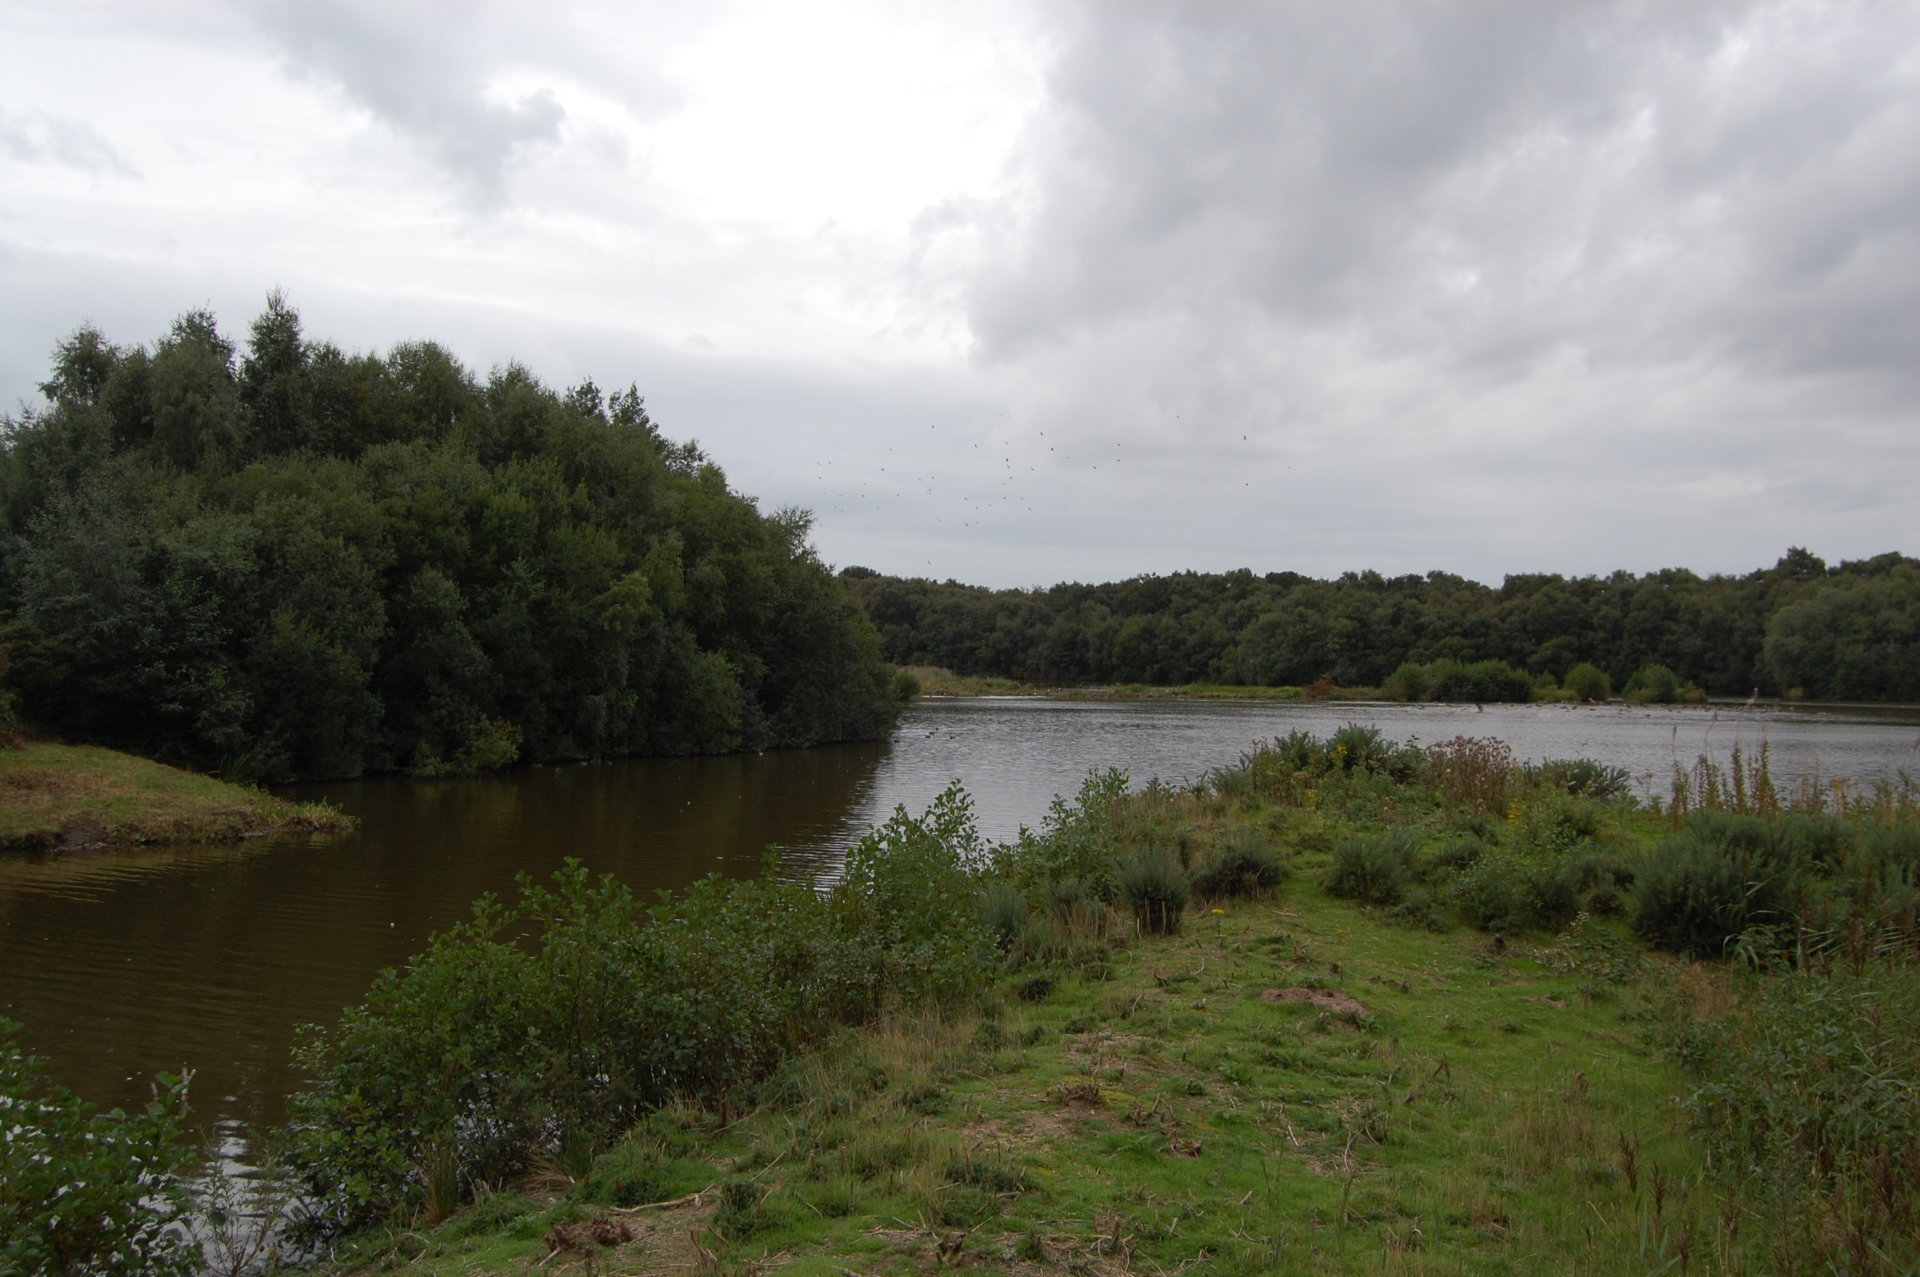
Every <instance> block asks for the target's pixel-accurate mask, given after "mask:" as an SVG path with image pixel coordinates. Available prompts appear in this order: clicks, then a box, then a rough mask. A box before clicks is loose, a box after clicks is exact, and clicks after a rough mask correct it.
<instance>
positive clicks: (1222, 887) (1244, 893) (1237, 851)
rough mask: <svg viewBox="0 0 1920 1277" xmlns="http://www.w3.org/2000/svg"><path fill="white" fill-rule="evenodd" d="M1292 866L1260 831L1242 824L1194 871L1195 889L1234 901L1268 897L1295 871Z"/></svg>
mask: <svg viewBox="0 0 1920 1277" xmlns="http://www.w3.org/2000/svg"><path fill="white" fill-rule="evenodd" d="M1292 872H1293V869H1292V866H1291V865H1289V864H1288V863H1287V861H1286V858H1285V857H1284V856H1282V855H1281V854H1280V851H1279V849H1278V848H1277V847H1275V846H1274V845H1273V842H1272V840H1271V839H1270V838H1268V837H1267V836H1266V835H1265V834H1264V833H1262V832H1261V831H1260V830H1258V829H1256V828H1253V827H1251V826H1244V825H1243V826H1241V827H1240V828H1238V829H1235V830H1234V831H1233V832H1232V833H1230V834H1228V835H1227V837H1226V839H1225V840H1224V841H1222V842H1221V843H1220V845H1219V846H1217V847H1215V848H1214V850H1213V852H1212V854H1211V855H1210V856H1208V857H1207V858H1206V859H1205V860H1204V861H1203V862H1202V863H1201V864H1200V865H1199V866H1198V867H1196V868H1195V869H1194V870H1193V875H1192V877H1193V889H1194V890H1195V891H1196V892H1198V893H1199V894H1200V895H1201V896H1202V897H1204V898H1208V899H1213V900H1230V899H1238V898H1243V897H1254V896H1264V895H1267V894H1269V893H1270V892H1272V891H1273V890H1274V889H1275V888H1276V887H1278V886H1279V885H1280V884H1281V883H1283V882H1285V881H1286V880H1287V878H1288V877H1289V876H1290V875H1291V874H1292Z"/></svg>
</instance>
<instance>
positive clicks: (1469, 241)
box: [971, 0, 1920, 389]
mask: <svg viewBox="0 0 1920 1277" xmlns="http://www.w3.org/2000/svg"><path fill="white" fill-rule="evenodd" d="M1917 37H1920V21H1916V11H1915V9H1914V8H1913V7H1912V6H1900V7H1895V6H1887V5H1858V6H1814V7H1798V6H1784V5H1760V4H1753V5H1728V4H1721V5H1708V4H1686V5H1651V6H1649V5H1640V4H1538V3H1532V2H1530V0H1529V2H1516V3H1507V4H1481V5H1452V6H1444V5H1429V4H1405V5H1390V4H1356V5H1350V6H1328V5H1321V4H1305V3H1300V4H1275V5H1265V6H1248V5H1224V4H1221V5H1181V6H1163V5H1114V4H1098V5H1088V6H1086V7H1085V8H1084V10H1083V11H1081V13H1080V15H1079V21H1078V23H1077V25H1076V27H1075V28H1074V30H1073V32H1072V34H1071V36H1070V37H1069V39H1068V40H1067V43H1066V48H1065V52H1064V55H1063V56H1062V58H1061V60H1060V62H1059V64H1058V65H1057V68H1056V70H1055V73H1054V75H1053V78H1052V82H1051V91H1052V98H1053V102H1052V107H1051V110H1050V111H1049V113H1048V115H1047V116H1046V117H1045V118H1044V119H1043V120H1041V121H1040V122H1039V123H1038V124H1037V126H1036V129H1035V132H1034V136H1033V139H1032V142H1031V146H1030V149H1029V155H1028V163H1029V164H1030V166H1031V171H1032V172H1033V174H1034V175H1035V190H1034V211H1033V214H1032V217H1031V219H1030V221H1029V223H1028V224H1027V226H1026V227H1025V229H1024V233H1023V234H1022V235H1021V236H1019V237H1017V238H1015V239H1014V240H1012V241H1010V242H1007V243H1005V244H1004V245H1002V247H1003V248H1004V249H1005V254H1004V256H1002V257H1001V258H1000V259H999V260H998V261H996V262H995V264H994V265H993V266H992V267H990V268H989V269H987V270H986V271H984V272H983V273H982V275H981V276H980V278H979V279H978V281H977V285H976V288H975V290H974V293H973V296H972V299H971V318H972V322H973V326H974V331H975V335H976V337H977V339H978V342H979V352H980V354H981V356H982V357H984V358H985V359H987V360H989V361H995V360H1011V359H1018V358H1020V357H1022V356H1024V355H1025V354H1028V353H1030V352H1033V351H1036V350H1040V349H1044V348H1046V347H1048V346H1059V345H1062V344H1071V343H1072V342H1074V341H1076V340H1084V339H1086V338H1087V337H1089V336H1090V335H1093V334H1098V333H1100V332H1103V331H1113V330H1116V329H1119V328H1121V327H1123V326H1124V325H1125V324H1127V323H1128V321H1129V319H1130V318H1131V317H1135V316H1139V315H1142V314H1149V315H1153V316H1155V317H1157V318H1160V319H1165V318H1178V317H1186V318H1189V319H1191V320H1192V321H1194V322H1197V323H1198V324H1200V325H1201V326H1202V328H1205V327H1208V326H1209V325H1211V326H1214V327H1218V328H1220V329H1226V328H1228V327H1230V326H1232V327H1238V326H1243V325H1244V324H1245V323H1246V321H1247V319H1248V314H1249V312H1251V314H1252V316H1253V317H1254V318H1255V319H1257V320H1258V321H1260V322H1262V323H1264V324H1267V325H1270V326H1271V331H1270V334H1269V335H1270V336H1281V337H1284V336H1287V335H1288V334H1297V333H1300V332H1303V331H1312V330H1324V329H1326V328H1327V327H1328V326H1345V327H1346V328H1347V329H1348V330H1349V331H1350V332H1352V333H1353V334H1355V335H1356V336H1358V337H1359V338H1361V339H1363V340H1364V342H1365V343H1366V345H1367V348H1368V349H1369V350H1370V351H1373V352H1375V353H1376V354H1382V355H1386V356H1394V355H1399V354H1405V353H1408V352H1424V353H1428V354H1437V355H1438V356H1439V357H1440V358H1441V359H1443V360H1444V361H1445V362H1446V363H1447V364H1448V365H1449V366H1450V367H1451V369H1452V371H1453V372H1454V373H1455V374H1456V375H1461V376H1468V377H1471V376H1475V375H1478V374H1480V373H1481V372H1482V371H1483V369H1484V370H1485V371H1488V372H1491V373H1492V374H1493V375H1496V376H1501V377H1504V376H1510V375H1513V372H1514V370H1515V369H1517V368H1524V367H1525V366H1526V364H1527V362H1528V361H1529V360H1532V359H1535V358H1538V357H1540V356H1541V355H1542V354H1543V353H1544V352H1547V351H1550V350H1552V349H1554V348H1555V347H1557V346H1561V345H1566V344H1571V345H1573V346H1576V347H1578V348H1580V349H1582V350H1584V351H1586V352H1587V353H1588V355H1589V357H1590V358H1593V359H1595V360H1597V361H1601V362H1614V361H1624V362H1627V363H1640V362H1660V361H1672V360H1677V359H1684V358H1692V357H1706V358H1713V359H1732V360H1737V361H1740V362H1742V363H1745V364H1747V365H1748V366H1750V367H1751V368H1752V369H1753V370H1755V371H1757V372H1761V373H1767V374H1778V375H1783V376H1784V375H1802V374H1809V373H1817V372H1821V371H1825V370H1845V371H1850V372H1851V371H1858V370H1859V369H1860V367H1861V365H1862V364H1866V365H1869V366H1870V367H1871V368H1877V369H1878V370H1879V371H1880V372H1882V373H1884V374H1887V375H1888V376H1889V377H1890V378H1892V379H1894V380H1895V381H1897V382H1898V383H1900V384H1901V385H1902V386H1903V387H1906V388H1908V389H1911V387H1912V382H1911V381H1910V378H1911V377H1912V376H1913V375H1914V369H1915V367H1916V361H1915V360H1914V359H1913V358H1912V355H1913V353H1914V352H1913V349H1912V346H1911V344H1910V342H1909V341H1907V340H1905V339H1904V338H1903V337H1901V336H1900V335H1899V334H1898V329H1897V327H1889V325H1888V321H1889V320H1890V319H1892V318H1893V316H1894V314H1895V313H1896V311H1897V309H1898V308H1899V307H1900V306H1901V305H1902V304H1903V302H1905V301H1906V300H1907V299H1910V298H1912V297H1913V295H1914V291H1915V285H1916V284H1920V218H1916V217H1914V216H1913V215H1912V212H1913V210H1914V209H1915V208H1920V198H1917V197H1920V114H1917V109H1920V108H1917V104H1920V92H1916V85H1915V80H1914V71H1913V66H1914V62H1913V59H1914V56H1915V52H1916V48H1920V38H1917Z"/></svg>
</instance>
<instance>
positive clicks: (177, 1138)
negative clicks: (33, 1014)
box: [0, 1018, 200, 1275]
mask: <svg viewBox="0 0 1920 1277" xmlns="http://www.w3.org/2000/svg"><path fill="white" fill-rule="evenodd" d="M19 1030H20V1026H19V1025H18V1024H16V1023H14V1022H13V1021H11V1020H7V1019H3V1018H0V1126H4V1130H0V1272H8V1273H72V1274H96V1273H98V1274H106V1273H129V1272H139V1273H155V1274H163V1275H164V1274H170V1273H178V1274H183V1275H184V1274H189V1273H193V1272H195V1271H196V1270H197V1269H198V1267H199V1262H198V1261H199V1258H200V1255H199V1251H198V1248H197V1247H195V1246H194V1245H193V1244H192V1243H191V1241H190V1240H189V1239H188V1237H187V1235H186V1232H185V1230H184V1229H183V1228H182V1227H181V1223H182V1221H183V1219H184V1218H185V1217H186V1215H187V1213H188V1196H187V1190H186V1186H185V1182H184V1180H183V1179H182V1176H183V1174H184V1173H185V1172H186V1170H187V1169H188V1168H189V1166H190V1164H191V1162H192V1157H193V1155H192V1150H191V1149H190V1148H188V1147H187V1145H186V1144H185V1143H184V1142H183V1141H182V1139H181V1134H182V1126H183V1122H182V1116H183V1114H184V1112H185V1109H186V1094H187V1084H186V1082H185V1080H183V1079H181V1078H178V1077H172V1076H168V1075H162V1076H161V1077H160V1079H159V1085H158V1086H157V1087H156V1088H155V1096H154V1100H153V1102H152V1103H150V1104H148V1105H147V1106H146V1108H145V1109H144V1110H143V1111H141V1112H138V1113H127V1112H125V1111H123V1110H121V1109H114V1110H112V1111H111V1112H107V1113H97V1112H95V1111H94V1110H93V1108H92V1107H91V1106H90V1105H88V1104H87V1103H86V1102H85V1101H83V1100H81V1099H80V1098H79V1097H78V1096H76V1095H74V1094H73V1092H71V1091H69V1090H67V1089H66V1088H64V1087H51V1088H48V1087H45V1086H44V1085H43V1084H42V1082H41V1080H40V1077H39V1073H40V1069H41V1063H40V1061H39V1060H38V1059H36V1058H35V1057H33V1056H31V1055H27V1054H25V1053H24V1052H22V1051H21V1049H20V1047H19V1045H18V1044H17V1043H16V1041H15V1038H14V1035H15V1034H17V1033H18V1032H19Z"/></svg>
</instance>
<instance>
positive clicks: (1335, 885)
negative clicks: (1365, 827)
mask: <svg viewBox="0 0 1920 1277" xmlns="http://www.w3.org/2000/svg"><path fill="white" fill-rule="evenodd" d="M1415 843H1416V839H1415V836H1414V835H1413V834H1412V833H1411V832H1410V831H1408V830H1404V829H1397V830H1392V831H1389V832H1387V833H1378V834H1358V835H1355V836H1354V837H1351V838H1347V839H1345V840H1343V841H1342V842H1340V843H1339V845H1337V846H1336V847H1335V848H1334V849H1333V864H1332V866H1331V867H1329V868H1328V870H1327V880H1326V891H1327V894H1328V895H1330V896H1337V897H1339V898H1340V899H1342V900H1358V901H1361V902H1362V903H1364V904H1370V905H1395V904H1399V903H1400V899H1401V897H1402V896H1404V895H1405V894H1406V890H1407V886H1408V881H1409V871H1410V870H1411V869H1412V866H1413V856H1414V848H1415Z"/></svg>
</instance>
